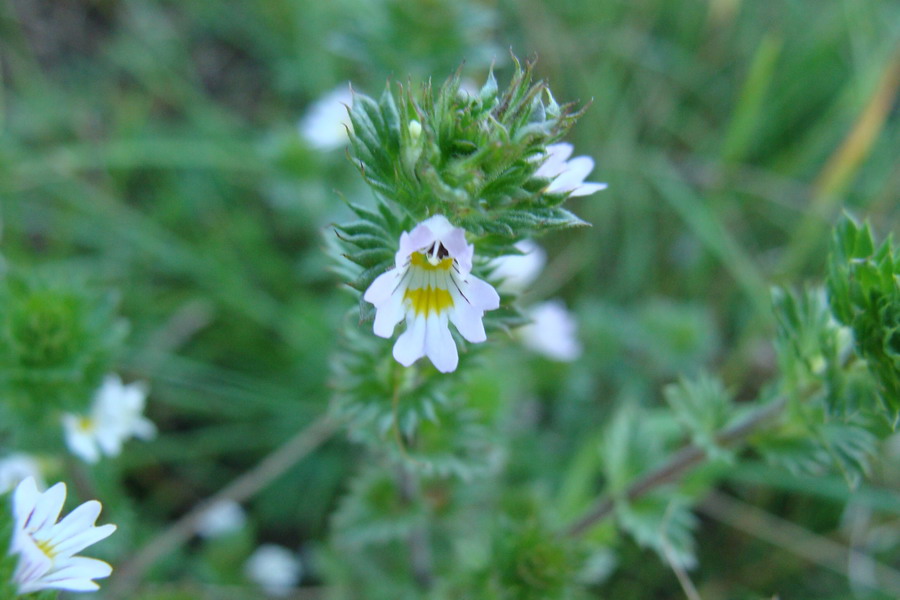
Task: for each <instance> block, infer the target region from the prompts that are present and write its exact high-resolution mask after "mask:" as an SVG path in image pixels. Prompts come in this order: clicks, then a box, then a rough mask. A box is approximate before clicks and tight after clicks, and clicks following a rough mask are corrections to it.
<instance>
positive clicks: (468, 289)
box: [460, 275, 500, 310]
mask: <svg viewBox="0 0 900 600" xmlns="http://www.w3.org/2000/svg"><path fill="white" fill-rule="evenodd" d="M460 287H462V291H463V293H464V294H465V296H466V298H467V299H468V300H469V303H470V304H471V305H472V306H474V307H475V308H478V309H480V310H494V309H497V308H500V295H499V294H497V290H495V289H494V286H492V285H491V284H489V283H487V282H486V281H482V280H481V279H478V278H477V277H475V276H474V275H469V276H468V277H467V278H466V282H465V285H464V286H460Z"/></svg>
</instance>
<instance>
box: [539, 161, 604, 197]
mask: <svg viewBox="0 0 900 600" xmlns="http://www.w3.org/2000/svg"><path fill="white" fill-rule="evenodd" d="M593 169H594V159H592V158H590V157H589V156H578V157H575V158H573V159H572V160H570V161H569V162H568V163H567V167H566V169H565V170H564V171H563V172H562V173H560V174H559V176H558V177H557V178H556V179H554V180H553V183H551V184H550V185H549V186H548V187H547V191H548V192H550V193H554V192H569V191H572V190H574V189H575V188H576V187H578V186H579V185H581V184H582V182H583V181H584V178H585V177H587V176H588V174H589V173H590V172H591V171H592V170H593Z"/></svg>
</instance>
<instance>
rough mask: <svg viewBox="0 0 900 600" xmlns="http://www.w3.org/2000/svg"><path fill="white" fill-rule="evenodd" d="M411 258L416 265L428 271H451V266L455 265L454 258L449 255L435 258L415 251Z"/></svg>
mask: <svg viewBox="0 0 900 600" xmlns="http://www.w3.org/2000/svg"><path fill="white" fill-rule="evenodd" d="M409 259H410V263H412V265H413V266H414V267H420V268H422V269H425V270H426V271H449V270H450V267H452V266H453V259H452V258H450V257H449V256H448V257H447V258H435V257H433V256H431V255H426V254H422V253H421V252H413V253H412V256H410V257H409Z"/></svg>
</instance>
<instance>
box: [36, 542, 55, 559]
mask: <svg viewBox="0 0 900 600" xmlns="http://www.w3.org/2000/svg"><path fill="white" fill-rule="evenodd" d="M34 544H35V545H36V546H37V547H38V550H40V551H41V552H43V553H44V556H46V557H47V558H49V559H54V558H56V548H55V547H54V546H53V544H51V543H50V542H49V541H47V540H34Z"/></svg>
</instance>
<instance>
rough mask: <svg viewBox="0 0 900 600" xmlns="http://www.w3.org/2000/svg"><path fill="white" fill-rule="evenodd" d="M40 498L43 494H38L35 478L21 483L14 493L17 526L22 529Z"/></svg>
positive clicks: (28, 478) (14, 511)
mask: <svg viewBox="0 0 900 600" xmlns="http://www.w3.org/2000/svg"><path fill="white" fill-rule="evenodd" d="M40 497H41V493H40V492H38V489H37V483H35V481H34V477H26V478H25V479H23V480H22V481H21V482H19V485H17V486H16V491H15V492H13V514H14V515H15V517H16V524H17V526H19V527H22V526H23V525H24V524H25V521H26V520H27V519H28V517H29V516H30V515H31V513H32V512H33V511H34V506H35V504H37V501H38V500H39V499H40Z"/></svg>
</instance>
